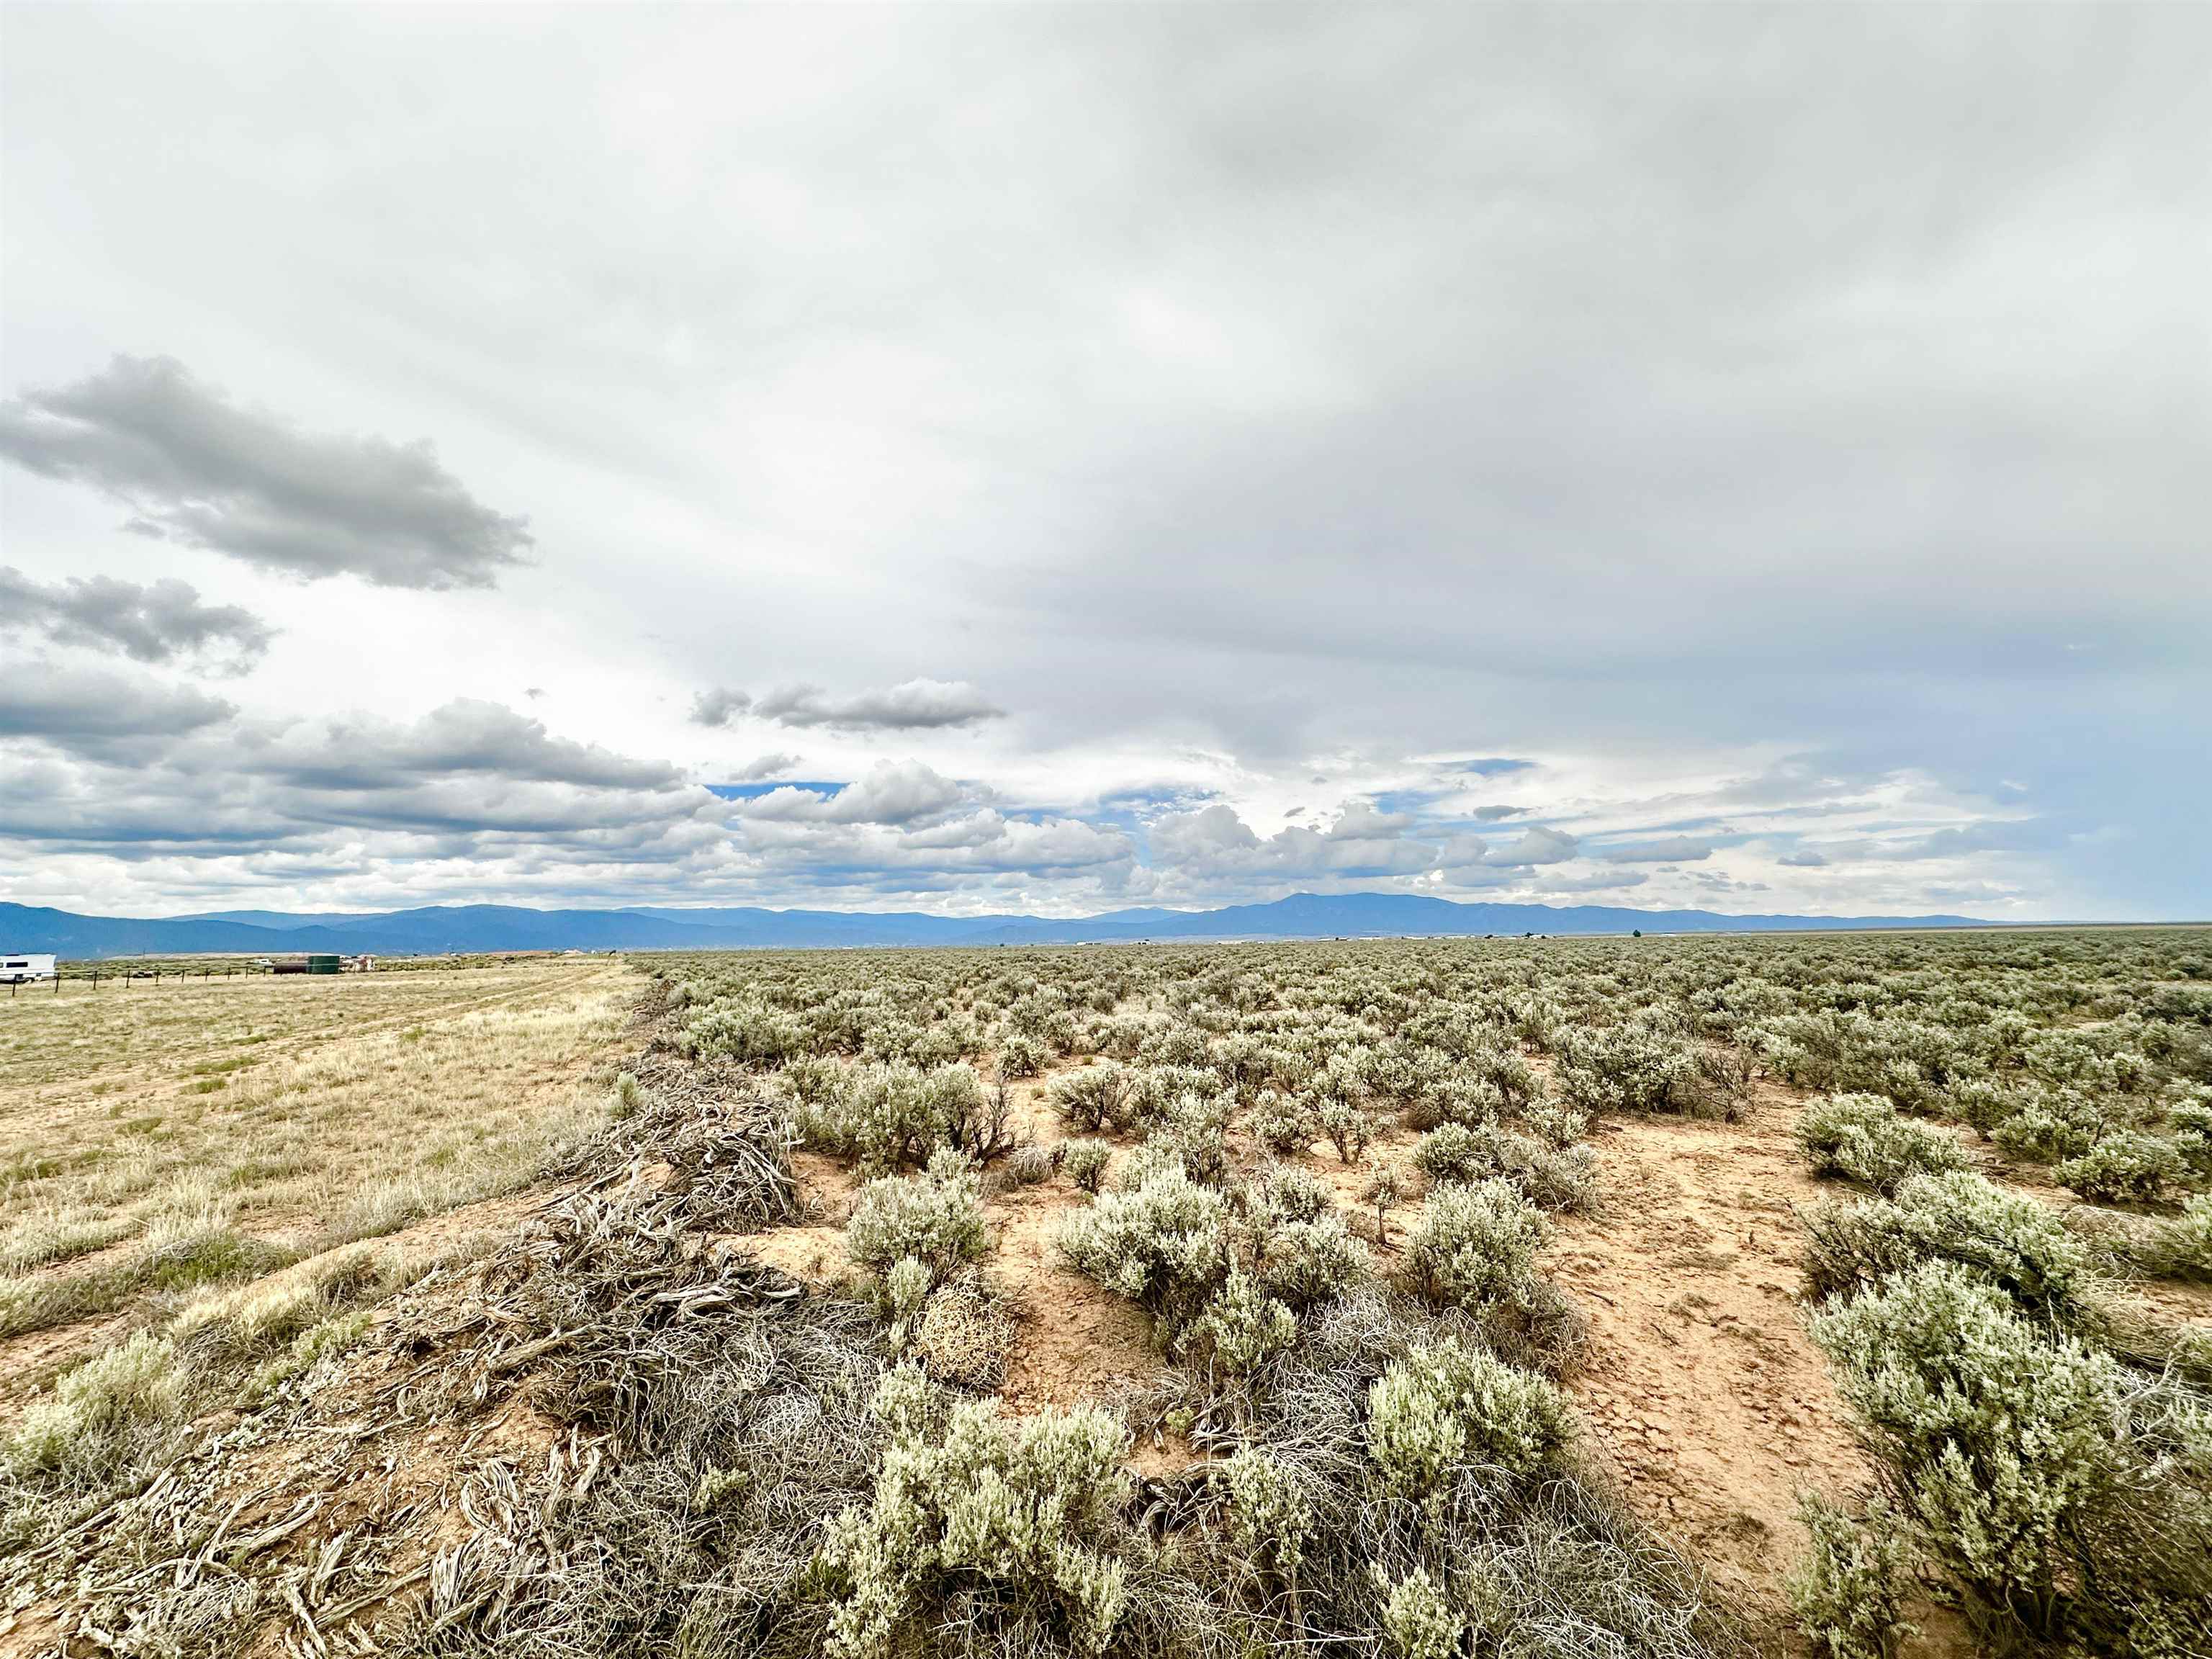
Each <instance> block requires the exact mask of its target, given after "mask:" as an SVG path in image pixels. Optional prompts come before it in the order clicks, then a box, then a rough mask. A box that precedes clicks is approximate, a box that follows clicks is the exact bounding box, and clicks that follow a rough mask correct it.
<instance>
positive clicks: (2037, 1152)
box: [1990, 1089, 2106, 1164]
mask: <svg viewBox="0 0 2212 1659" xmlns="http://www.w3.org/2000/svg"><path fill="white" fill-rule="evenodd" d="M2105 1129H2106V1120H2105V1114H2104V1111H2103V1110H2102V1109H2100V1107H2099V1106H2098V1105H2097V1104H2096V1103H2094V1102H2093V1101H2092V1100H2090V1099H2089V1098H2088V1097H2086V1096H2084V1095H2082V1094H2081V1093H2080V1092H2078V1091H2075V1090H2071V1089H2053V1090H2045V1091H2043V1092H2041V1093H2040V1094H2039V1095H2038V1096H2037V1097H2035V1098H2034V1099H2033V1101H2031V1102H2028V1103H2025V1104H2023V1105H2021V1106H2020V1107H2019V1108H2018V1109H2016V1110H2015V1111H2014V1112H2013V1114H2012V1115H2011V1116H2009V1117H2008V1118H2006V1119H2004V1121H2002V1122H2000V1123H1999V1124H1997V1125H1996V1127H1995V1128H1993V1129H1991V1130H1990V1139H1991V1140H1993V1141H1995V1142H1996V1145H1997V1147H1998V1150H2000V1151H2001V1152H2003V1153H2004V1155H2005V1156H2006V1157H2007V1158H2014V1159H2016V1160H2018V1161H2020V1162H2022V1163H2027V1164H2056V1163H2058V1162H2060V1161H2062V1160H2063V1159H2065V1158H2079V1157H2080V1156H2081V1154H2082V1153H2084V1152H2087V1151H2088V1150H2089V1148H2090V1147H2092V1146H2095V1145H2096V1144H2097V1138H2098V1137H2099V1136H2100V1135H2101V1134H2103V1133H2105Z"/></svg>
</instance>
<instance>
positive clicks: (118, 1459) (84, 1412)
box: [4, 1331, 185, 1480]
mask: <svg viewBox="0 0 2212 1659" xmlns="http://www.w3.org/2000/svg"><path fill="white" fill-rule="evenodd" d="M184 1408H185V1373H184V1370H183V1369H182V1367H181V1366H180V1365H179V1363H178V1360H177V1353H176V1346H175V1345H174V1344H173V1343H172V1342H171V1341H170V1340H169V1339H168V1338H167V1337H165V1336H155V1334H152V1333H151V1332H149V1331H140V1332H138V1333H137V1334H135V1335H132V1336H131V1337H129V1338H128V1339H126V1340H124V1341H122V1342H119V1343H118V1344H117V1345H116V1346H113V1347H112V1348H108V1349H106V1350H105V1351H103V1352H100V1353H98V1354H95V1355H94V1357H93V1358H90V1359H88V1360H86V1361H84V1362H83V1364H80V1365H78V1366H76V1368H75V1369H73V1370H68V1371H65V1372H64V1373H63V1374H62V1376H61V1378H60V1380H59V1381H58V1382H57V1383H55V1384H54V1389H53V1392H52V1394H48V1395H34V1396H33V1398H32V1400H31V1401H30V1402H29V1403H28V1404H27V1405H26V1406H25V1407H23V1412H22V1415H21V1418H20V1419H18V1420H17V1422H16V1425H15V1432H14V1433H13V1434H11V1435H10V1436H9V1437H8V1440H7V1442H6V1451H5V1459H4V1462H5V1468H6V1469H7V1472H8V1473H9V1474H10V1475H13V1476H14V1477H15V1478H16V1479H18V1480H22V1479H27V1478H32V1477H39V1476H44V1477H47V1478H58V1479H62V1480H100V1479H104V1478H106V1477H107V1476H109V1475H111V1474H113V1473H114V1471H115V1470H116V1469H117V1468H118V1467H119V1466H120V1465H121V1464H122V1463H123V1462H125V1461H126V1460H127V1459H128V1457H129V1456H130V1455H131V1448H132V1446H133V1445H134V1444H135V1443H137V1441H138V1439H139V1438H140V1437H142V1436H143V1433H144V1432H145V1431H146V1430H148V1429H149V1428H155V1427H159V1426H161V1425H165V1424H168V1423H173V1422H174V1421H175V1420H176V1419H178V1418H179V1416H181V1415H182V1413H183V1411H184Z"/></svg>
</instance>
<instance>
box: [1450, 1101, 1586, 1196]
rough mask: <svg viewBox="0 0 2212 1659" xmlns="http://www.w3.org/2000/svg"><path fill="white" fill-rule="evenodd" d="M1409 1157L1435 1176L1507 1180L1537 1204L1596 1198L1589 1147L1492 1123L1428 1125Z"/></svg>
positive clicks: (1455, 1178) (1476, 1179)
mask: <svg viewBox="0 0 2212 1659" xmlns="http://www.w3.org/2000/svg"><path fill="white" fill-rule="evenodd" d="M1413 1162H1414V1163H1415V1164H1419V1166H1420V1167H1421V1168H1422V1169H1423V1170H1426V1171H1427V1172H1428V1173H1429V1174H1430V1175H1431V1176H1433V1177H1434V1178H1435V1179H1437V1180H1438V1181H1459V1182H1469V1181H1484V1180H1489V1179H1492V1178H1493V1177H1495V1178H1498V1179H1502V1180H1505V1181H1510V1182H1512V1183H1513V1184H1514V1185H1515V1186H1516V1187H1518V1188H1520V1189H1521V1190H1522V1193H1524V1194H1526V1195H1527V1196H1528V1201H1529V1202H1530V1203H1532V1204H1534V1205H1535V1206H1537V1207H1538V1208H1539V1209H1544V1210H1565V1211H1569V1212H1577V1213H1579V1212H1585V1211H1588V1210H1589V1209H1591V1208H1593V1207H1595V1204H1596V1202H1597V1160H1596V1157H1595V1154H1594V1153H1593V1152H1591V1151H1590V1150H1589V1148H1588V1147H1586V1146H1571V1147H1567V1148H1565V1149H1560V1148H1555V1147H1552V1146H1547V1145H1546V1144H1545V1143H1544V1142H1542V1141H1541V1140H1539V1139H1536V1138H1535V1137H1534V1136H1533V1135H1524V1134H1520V1133H1516V1132H1515V1131H1513V1130H1511V1129H1507V1128H1504V1127H1500V1126H1499V1125H1498V1124H1495V1123H1486V1124H1482V1125H1480V1126H1479V1127H1474V1128H1469V1127H1467V1126H1466V1125H1464V1124H1459V1123H1447V1124H1445V1125H1443V1127H1441V1128H1437V1129H1435V1130H1432V1131H1431V1132H1430V1133H1428V1134H1426V1135H1424V1136H1423V1137H1422V1138H1421V1141H1420V1144H1419V1146H1416V1147H1415V1148H1414V1149H1413Z"/></svg>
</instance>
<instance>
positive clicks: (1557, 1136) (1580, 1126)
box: [1521, 1102, 1589, 1152]
mask: <svg viewBox="0 0 2212 1659" xmlns="http://www.w3.org/2000/svg"><path fill="white" fill-rule="evenodd" d="M1521 1121H1522V1123H1523V1124H1525V1125H1527V1126H1528V1133H1530V1134H1532V1135H1534V1136H1535V1137H1536V1138H1537V1139H1539V1140H1541V1141H1542V1142H1543V1143H1544V1144H1545V1145H1546V1146H1552V1147H1554V1148H1557V1149H1558V1150H1559V1151H1562V1152H1564V1151H1565V1150H1566V1148H1568V1147H1570V1146H1573V1145H1574V1144H1575V1143H1576V1142H1577V1141H1579V1140H1581V1139H1583V1137H1584V1136H1586V1135H1587V1134H1589V1118H1588V1117H1587V1116H1585V1115H1583V1113H1581V1112H1578V1111H1577V1110H1575V1109H1574V1108H1572V1107H1571V1106H1551V1105H1547V1104H1544V1103H1541V1102H1540V1103H1537V1104H1535V1105H1533V1106H1527V1107H1523V1108H1522V1112H1521Z"/></svg>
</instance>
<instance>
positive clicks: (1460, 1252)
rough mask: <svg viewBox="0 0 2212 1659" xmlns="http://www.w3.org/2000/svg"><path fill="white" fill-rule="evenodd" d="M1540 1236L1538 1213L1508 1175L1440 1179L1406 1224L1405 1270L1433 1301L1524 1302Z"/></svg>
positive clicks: (1480, 1308) (1474, 1306)
mask: <svg viewBox="0 0 2212 1659" xmlns="http://www.w3.org/2000/svg"><path fill="white" fill-rule="evenodd" d="M1543 1236H1544V1233H1543V1218H1542V1217H1541V1215H1539V1214H1538V1213H1537V1212H1536V1211H1535V1210H1534V1208H1533V1207H1531V1206H1530V1205H1529V1203H1528V1200H1527V1199H1525V1198H1523V1197H1522V1194H1521V1192H1520V1189H1519V1188H1516V1187H1514V1186H1513V1185H1512V1184H1511V1183H1510V1182H1504V1181H1480V1182H1473V1183H1470V1184H1467V1185H1461V1184H1458V1183H1453V1184H1450V1185H1447V1186H1443V1187H1439V1188H1437V1190H1436V1191H1434V1192H1432V1193H1431V1194H1429V1196H1428V1199H1427V1200H1426V1201H1425V1203H1423V1205H1422V1206H1421V1209H1420V1213H1419V1215H1418V1216H1417V1217H1416V1218H1414V1220H1413V1225H1412V1226H1411V1227H1410V1228H1409V1229H1408V1230H1407V1245H1406V1268H1407V1273H1408V1274H1409V1275H1410V1276H1411V1278H1412V1279H1413V1284H1414V1285H1415V1286H1416V1287H1417V1288H1419V1290H1420V1291H1421V1293H1422V1294H1423V1295H1425V1296H1426V1297H1428V1298H1429V1299H1430V1300H1431V1301H1433V1302H1442V1303H1446V1304H1449V1305H1451V1306H1453V1307H1456V1308H1462V1309H1465V1310H1468V1311H1469V1312H1472V1313H1477V1314H1480V1313H1483V1312H1486V1311H1488V1310H1492V1309H1493V1308H1497V1307H1500V1306H1514V1307H1524V1306H1526V1305H1528V1303H1529V1301H1530V1299H1531V1297H1532V1296H1533V1293H1534V1285H1535V1278H1536V1265H1535V1264H1536V1247H1537V1246H1538V1245H1539V1244H1540V1243H1542V1241H1543Z"/></svg>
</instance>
